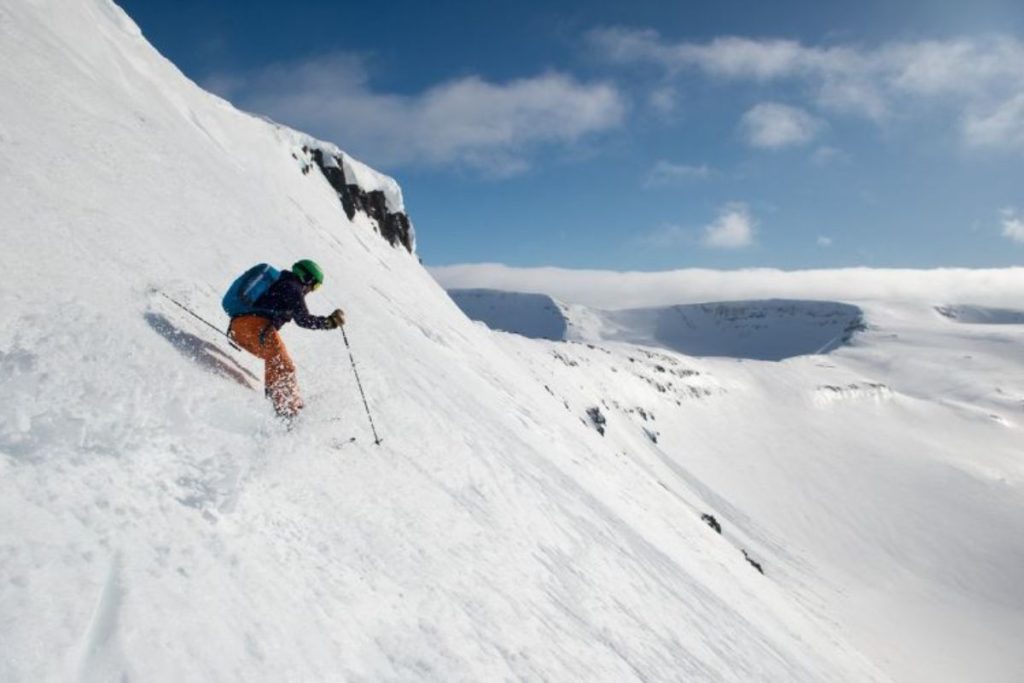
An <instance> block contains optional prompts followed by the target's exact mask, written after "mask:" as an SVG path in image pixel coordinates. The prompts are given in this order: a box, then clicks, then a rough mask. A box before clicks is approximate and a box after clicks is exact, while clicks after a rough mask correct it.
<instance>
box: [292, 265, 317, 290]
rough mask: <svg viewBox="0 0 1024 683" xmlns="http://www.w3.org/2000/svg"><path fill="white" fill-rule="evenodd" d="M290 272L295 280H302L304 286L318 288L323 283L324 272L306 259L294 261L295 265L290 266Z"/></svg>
mask: <svg viewBox="0 0 1024 683" xmlns="http://www.w3.org/2000/svg"><path fill="white" fill-rule="evenodd" d="M292 272H293V273H295V276H296V277H297V278H299V279H300V280H302V284H304V285H312V286H313V287H319V286H320V285H322V284H323V283H324V271H322V270H320V266H318V265H317V264H316V262H315V261H312V260H310V259H308V258H304V259H302V260H301V261H296V262H295V265H293V266H292Z"/></svg>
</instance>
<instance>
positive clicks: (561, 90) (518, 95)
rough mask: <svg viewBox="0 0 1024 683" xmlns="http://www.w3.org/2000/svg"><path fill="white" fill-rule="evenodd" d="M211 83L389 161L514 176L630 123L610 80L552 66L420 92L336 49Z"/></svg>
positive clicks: (242, 101)
mask: <svg viewBox="0 0 1024 683" xmlns="http://www.w3.org/2000/svg"><path fill="white" fill-rule="evenodd" d="M207 85H209V86H211V87H212V88H214V89H216V90H219V91H220V92H221V94H223V95H224V96H226V97H228V98H229V99H233V100H235V101H236V102H237V103H238V104H239V105H240V106H243V107H245V108H247V109H250V110H253V111H257V112H260V113H264V114H267V115H269V116H270V117H272V118H274V119H276V120H279V121H281V122H282V123H287V124H288V125H292V126H295V127H297V128H301V129H304V130H308V131H310V132H313V133H314V134H316V135H318V136H320V137H324V138H328V139H329V140H330V141H332V142H336V143H338V144H339V145H341V146H342V147H345V148H346V149H350V150H351V151H353V152H354V153H357V154H358V155H360V156H363V157H364V158H366V159H367V161H369V162H370V163H373V164H377V165H381V166H398V165H430V166H465V167H471V168H475V169H479V170H483V171H486V172H488V173H493V174H498V175H508V174H512V173H518V172H521V171H523V170H525V169H526V168H528V167H529V165H530V162H531V159H532V158H533V156H534V155H535V154H536V153H537V151H538V150H539V149H540V148H541V147H543V146H550V145H572V144H573V143H576V142H578V141H579V140H580V139H581V138H584V137H585V136H588V135H592V134H595V133H600V132H602V131H607V130H609V129H612V128H615V127H617V126H618V125H619V124H621V123H622V120H623V118H624V116H625V110H626V106H625V102H624V99H623V98H622V96H621V95H620V94H619V92H618V91H617V90H616V88H615V87H613V86H611V85H609V84H606V83H581V82H579V81H577V80H576V79H574V78H573V77H571V76H568V75H565V74H560V73H545V74H542V75H539V76H535V77H532V78H523V79H518V80H513V81H508V82H505V83H492V82H489V81H486V80H483V79H481V78H479V77H477V76H466V77H463V78H459V79H456V80H452V81H448V82H444V83H440V84H438V85H435V86H433V87H431V88H429V89H427V90H425V91H423V92H421V93H418V94H413V95H394V94H383V93H378V92H375V91H373V90H372V89H371V87H370V85H369V81H368V76H367V73H366V70H365V68H364V66H363V64H362V61H361V60H360V59H359V58H357V57H354V56H351V55H344V54H339V55H331V56H328V57H322V58H318V59H314V60H310V61H308V62H304V63H300V64H291V65H276V66H271V67H267V68H265V69H263V70H260V71H258V72H254V73H249V74H227V75H225V74H220V75H215V76H214V77H212V78H211V79H209V81H208V82H207Z"/></svg>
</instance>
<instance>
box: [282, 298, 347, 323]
mask: <svg viewBox="0 0 1024 683" xmlns="http://www.w3.org/2000/svg"><path fill="white" fill-rule="evenodd" d="M293 319H294V320H295V324H296V325H298V326H299V327H304V328H306V329H307V330H330V329H334V328H335V327H337V325H335V324H334V321H332V320H331V319H330V318H329V317H327V316H323V315H313V314H312V313H310V312H309V309H308V308H306V301H305V299H302V298H299V300H298V301H296V302H295V310H294V314H293Z"/></svg>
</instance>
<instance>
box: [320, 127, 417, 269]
mask: <svg viewBox="0 0 1024 683" xmlns="http://www.w3.org/2000/svg"><path fill="white" fill-rule="evenodd" d="M302 151H303V152H304V153H306V154H309V155H311V156H312V158H313V161H314V162H316V165H317V167H319V169H320V171H321V172H322V173H323V174H324V177H325V178H327V182H328V183H330V185H331V187H333V188H334V191H335V192H337V193H338V199H340V200H341V206H342V208H343V209H344V210H345V215H346V216H348V218H349V220H352V218H353V217H354V216H355V215H356V211H361V212H362V213H364V214H366V215H367V216H369V217H370V218H372V219H373V220H374V221H376V223H377V230H378V232H379V233H380V235H381V237H383V238H384V239H386V240H387V241H388V242H389V243H390V244H391V245H392V246H395V245H396V244H401V245H402V246H403V247H405V248H406V250H407V251H408V252H409V253H410V254H411V253H412V251H413V232H412V225H411V224H410V223H409V217H408V216H406V215H405V214H404V213H402V212H397V213H392V212H391V211H389V210H388V204H387V198H386V197H385V195H384V193H383V192H381V191H380V190H370V191H369V192H367V191H365V190H363V188H361V187H359V185H356V184H354V183H350V182H348V181H347V180H346V179H345V171H344V164H343V163H342V160H341V159H338V158H334V159H331V161H330V162H328V160H326V159H325V158H324V152H323V150H321V149H310V148H309V147H303V148H302Z"/></svg>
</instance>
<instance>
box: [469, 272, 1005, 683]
mask: <svg viewBox="0 0 1024 683" xmlns="http://www.w3.org/2000/svg"><path fill="white" fill-rule="evenodd" d="M852 286H853V287H854V288H856V285H852ZM478 291H479V290H478ZM1021 291H1024V280H1022V282H1021ZM627 295H628V293H627ZM491 300H492V301H493V302H495V305H494V306H492V307H491V309H490V310H489V311H488V313H489V315H490V316H491V318H492V319H494V320H498V321H499V322H498V323H497V325H501V323H500V320H501V311H500V308H499V307H498V306H497V304H498V303H500V302H501V301H508V300H514V295H512V294H509V293H506V294H505V295H504V297H502V298H497V297H492V299H491ZM853 304H855V305H853ZM802 305H804V306H810V304H807V303H805V304H802ZM559 306H560V310H563V311H564V312H565V317H566V320H567V321H568V322H567V327H568V329H569V330H570V332H568V333H567V336H569V337H572V336H574V335H575V336H576V337H577V338H578V339H584V340H586V343H579V342H575V343H574V342H572V341H570V342H569V343H549V342H542V341H535V340H532V339H527V338H525V337H524V336H520V335H514V334H501V335H500V338H501V339H502V340H503V344H504V345H505V346H506V347H507V348H509V349H511V350H513V352H514V353H515V354H516V355H517V356H518V357H519V358H520V359H521V361H522V362H523V363H524V364H525V365H527V366H529V367H531V368H532V372H533V374H534V376H535V377H536V378H537V380H538V381H542V382H544V383H545V384H546V385H547V386H548V387H549V390H550V391H551V392H552V394H553V395H554V396H555V397H556V398H557V399H559V400H560V401H562V402H563V406H564V408H565V409H566V411H567V412H570V413H572V414H574V415H575V416H576V417H577V419H579V420H580V421H581V423H586V424H589V425H591V426H592V427H593V428H594V429H595V430H599V431H600V432H601V433H602V435H603V436H604V438H606V439H607V440H608V441H609V442H611V443H613V444H614V445H615V447H616V448H617V449H619V450H620V451H621V452H623V453H628V454H630V458H631V460H632V463H633V466H635V467H637V468H640V469H642V470H643V471H645V472H648V473H649V474H650V476H652V477H655V478H657V479H658V480H659V481H662V482H665V485H666V486H669V487H671V484H670V483H669V482H678V481H685V482H687V483H688V484H689V485H690V486H691V487H692V489H693V490H696V491H698V492H699V495H700V500H701V501H703V504H704V505H706V506H707V507H708V509H709V512H711V513H712V514H713V515H714V516H715V518H716V520H717V521H718V522H719V523H720V524H721V526H722V528H723V532H724V533H725V535H726V536H727V537H730V538H731V539H732V540H734V542H735V543H736V544H737V545H740V546H743V547H744V548H745V549H749V550H748V552H749V553H750V554H751V555H752V556H753V557H756V558H757V559H758V561H760V562H761V563H762V565H763V566H764V567H765V568H766V570H767V572H768V574H769V575H770V576H772V577H774V578H775V579H776V580H778V581H779V583H780V584H781V585H783V586H785V587H787V588H788V589H789V590H790V591H791V592H792V594H793V595H795V596H799V599H800V600H801V601H803V602H804V604H806V606H807V607H808V608H809V609H812V610H814V611H817V612H819V613H820V614H821V616H822V617H823V618H828V619H833V620H835V621H836V622H838V623H840V624H843V625H844V627H846V628H848V629H849V630H850V632H851V634H852V637H853V640H854V642H855V643H856V644H857V645H858V646H859V647H860V648H861V649H862V650H863V651H864V652H866V653H868V654H869V655H870V656H871V658H872V659H873V661H875V662H876V663H878V664H879V665H880V666H882V667H883V668H885V669H886V671H887V672H889V673H890V674H891V675H893V676H894V678H896V679H897V680H908V681H917V680H929V681H975V680H984V681H1007V682H1010V681H1016V680H1020V678H1021V675H1022V673H1024V653H1022V651H1021V650H1020V647H1019V636H1020V634H1021V633H1024V587H1022V584H1021V582H1020V577H1021V567H1024V457H1022V453H1024V451H1022V449H1021V443H1022V441H1021V439H1022V436H1021V435H1022V428H1024V324H1021V322H1022V321H1024V311H1018V310H1013V309H1007V308H991V307H985V306H977V305H971V304H948V303H946V304H929V303H927V302H926V301H921V300H916V301H913V300H912V301H904V302H898V301H888V302H878V301H859V302H858V301H855V302H852V303H851V304H849V305H847V306H846V308H845V310H848V311H850V312H851V313H852V312H853V311H856V312H857V314H856V316H855V317H851V318H850V320H851V321H855V322H856V323H857V324H856V327H858V328H861V329H858V330H857V331H856V334H855V335H853V336H852V337H850V338H849V339H848V340H847V341H848V345H845V346H842V347H837V346H834V345H832V346H829V347H826V348H824V349H821V351H823V352H824V351H831V353H830V354H829V355H828V356H823V355H813V354H812V355H800V356H795V357H791V358H789V359H786V360H782V361H781V362H775V363H764V362H756V361H749V360H738V361H737V360H735V359H715V358H695V357H690V356H683V355H679V354H677V353H674V352H673V351H672V349H673V348H678V347H679V346H680V344H679V338H678V337H676V336H673V335H659V334H657V333H656V331H657V327H656V326H653V325H651V317H652V316H651V314H650V313H649V312H660V313H658V314H660V315H667V314H668V313H670V312H673V311H675V310H680V309H681V310H685V311H692V310H694V309H696V310H697V311H705V310H711V311H717V310H720V307H719V306H680V307H673V308H667V309H640V311H631V310H627V311H612V312H608V311H601V310H598V309H592V308H589V307H585V306H581V305H579V304H559ZM732 306H733V305H732V304H729V305H726V309H727V310H730V311H731V310H733V309H732ZM778 306H779V304H778V302H761V303H758V302H751V303H746V304H743V306H742V310H743V311H747V312H750V311H756V312H760V313H764V314H765V315H766V316H767V317H766V318H757V317H753V318H751V317H750V316H743V317H739V318H737V321H738V327H734V328H732V329H729V330H723V328H722V324H723V321H722V320H721V319H720V318H716V317H714V316H705V317H704V318H703V319H701V318H697V317H696V316H692V315H691V316H688V319H689V322H690V323H692V325H691V326H690V327H689V329H688V331H687V333H686V334H687V335H688V336H689V337H690V338H694V339H700V340H707V341H709V342H714V340H716V339H718V340H720V342H721V344H722V347H721V348H720V349H718V350H717V351H716V350H715V349H713V348H709V349H706V350H708V351H711V353H707V354H705V355H717V356H739V357H742V356H743V355H744V354H743V353H736V352H735V348H736V345H737V344H742V341H741V340H739V339H737V340H730V339H729V338H728V335H729V334H736V335H743V334H745V333H749V331H748V330H746V329H745V326H746V325H747V324H749V322H750V320H755V321H756V320H760V321H762V322H763V321H766V320H767V321H769V322H767V323H765V324H766V325H767V329H768V330H770V331H771V333H770V335H769V337H768V338H767V341H769V342H771V341H775V342H778V343H780V344H782V345H783V346H786V347H788V348H789V349H790V350H797V349H799V348H800V346H801V343H802V340H805V339H806V337H807V332H808V330H807V328H806V326H805V325H802V324H801V322H802V321H801V319H800V316H787V315H782V314H780V313H779V309H778ZM822 307H823V308H822ZM808 310H810V311H813V310H815V307H814V306H811V307H810V308H809V309H808ZM818 310H821V311H824V310H832V311H836V312H838V311H840V310H844V309H842V308H837V307H836V305H832V304H826V303H822V304H819V307H818ZM772 312H774V314H773V313H772ZM514 313H515V314H514V316H512V318H513V319H516V318H518V317H521V314H520V313H519V311H515V312H514ZM573 321H575V322H576V324H574V322H573ZM630 324H633V325H635V327H633V328H630V327H629V325H630ZM759 324H760V323H759ZM523 331H524V332H527V333H528V332H529V330H523ZM723 332H728V334H723ZM787 335H788V336H789V337H790V340H789V341H788V342H784V341H782V340H783V338H784V337H786V336H787ZM617 339H627V340H630V341H637V342H641V343H643V344H644V346H635V345H632V344H623V343H619V342H616V341H615V340H617ZM813 346H814V345H813V344H811V345H806V344H804V347H805V348H806V350H805V351H804V354H807V353H809V352H810V351H811V349H813ZM691 348H692V347H691ZM765 357H768V356H767V354H765ZM681 495H685V494H681Z"/></svg>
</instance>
